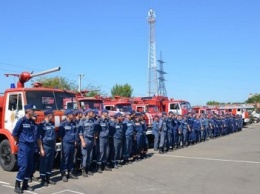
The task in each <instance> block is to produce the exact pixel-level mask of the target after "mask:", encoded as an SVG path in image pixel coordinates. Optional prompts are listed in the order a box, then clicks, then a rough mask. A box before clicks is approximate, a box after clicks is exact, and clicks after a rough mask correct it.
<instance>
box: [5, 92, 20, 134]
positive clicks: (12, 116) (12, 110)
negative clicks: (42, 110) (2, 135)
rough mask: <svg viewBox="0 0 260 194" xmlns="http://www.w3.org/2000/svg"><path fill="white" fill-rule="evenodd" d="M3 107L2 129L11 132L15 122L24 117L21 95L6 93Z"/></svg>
mask: <svg viewBox="0 0 260 194" xmlns="http://www.w3.org/2000/svg"><path fill="white" fill-rule="evenodd" d="M5 107H6V109H5V120H4V122H5V123H4V128H5V129H8V130H9V131H10V132H12V131H13V128H14V126H15V124H16V122H17V120H18V119H19V118H21V117H23V116H24V99H23V95H22V93H21V92H17V93H7V97H6V105H5Z"/></svg>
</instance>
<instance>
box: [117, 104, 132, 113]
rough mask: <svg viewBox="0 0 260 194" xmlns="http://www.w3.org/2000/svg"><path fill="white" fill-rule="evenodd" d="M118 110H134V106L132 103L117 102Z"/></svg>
mask: <svg viewBox="0 0 260 194" xmlns="http://www.w3.org/2000/svg"><path fill="white" fill-rule="evenodd" d="M115 109H116V111H120V112H130V111H132V106H131V104H117V105H116V106H115Z"/></svg>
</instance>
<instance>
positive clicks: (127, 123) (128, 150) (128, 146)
mask: <svg viewBox="0 0 260 194" xmlns="http://www.w3.org/2000/svg"><path fill="white" fill-rule="evenodd" d="M134 115H135V111H134V110H132V111H130V112H129V113H127V114H126V119H125V120H124V122H123V123H124V128H125V130H124V131H125V153H124V155H125V158H124V160H125V164H129V163H131V161H130V160H129V158H130V156H131V155H132V154H133V153H132V151H133V138H134V129H135V128H134Z"/></svg>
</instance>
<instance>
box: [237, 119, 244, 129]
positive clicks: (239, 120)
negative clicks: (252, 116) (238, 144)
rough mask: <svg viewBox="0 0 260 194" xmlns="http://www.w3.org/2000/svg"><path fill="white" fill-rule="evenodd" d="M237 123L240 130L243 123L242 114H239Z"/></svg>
mask: <svg viewBox="0 0 260 194" xmlns="http://www.w3.org/2000/svg"><path fill="white" fill-rule="evenodd" d="M238 123H239V127H238V130H239V131H241V130H242V128H243V123H244V121H243V117H242V115H239V118H238Z"/></svg>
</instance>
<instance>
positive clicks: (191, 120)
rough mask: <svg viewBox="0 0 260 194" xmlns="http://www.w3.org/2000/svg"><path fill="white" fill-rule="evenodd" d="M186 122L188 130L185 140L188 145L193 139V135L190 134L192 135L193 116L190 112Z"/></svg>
mask: <svg viewBox="0 0 260 194" xmlns="http://www.w3.org/2000/svg"><path fill="white" fill-rule="evenodd" d="M187 122H188V125H189V131H188V134H187V142H188V145H190V143H192V141H193V137H192V135H193V134H192V125H193V116H192V114H191V113H188V118H187Z"/></svg>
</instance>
